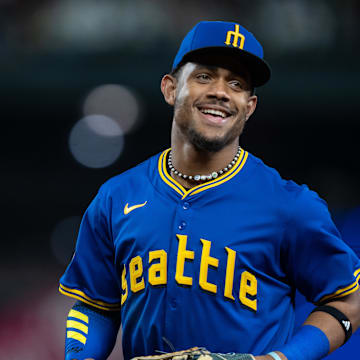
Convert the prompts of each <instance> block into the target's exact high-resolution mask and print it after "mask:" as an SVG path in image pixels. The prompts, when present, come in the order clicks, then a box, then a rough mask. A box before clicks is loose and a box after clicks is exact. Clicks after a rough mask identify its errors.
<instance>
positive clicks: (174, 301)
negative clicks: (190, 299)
mask: <svg viewBox="0 0 360 360" xmlns="http://www.w3.org/2000/svg"><path fill="white" fill-rule="evenodd" d="M170 306H171V308H173V309H176V308H177V301H176V299H175V298H172V299H171V301H170Z"/></svg>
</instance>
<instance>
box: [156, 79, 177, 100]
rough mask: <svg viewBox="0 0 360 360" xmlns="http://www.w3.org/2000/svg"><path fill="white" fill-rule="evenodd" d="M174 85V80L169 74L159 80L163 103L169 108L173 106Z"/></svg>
mask: <svg viewBox="0 0 360 360" xmlns="http://www.w3.org/2000/svg"><path fill="white" fill-rule="evenodd" d="M176 83H177V81H176V78H174V77H173V76H172V75H170V74H166V75H164V76H163V78H162V79H161V86H160V87H161V92H162V93H163V95H164V99H165V101H166V102H167V103H168V104H169V105H171V106H173V105H174V104H175V92H176Z"/></svg>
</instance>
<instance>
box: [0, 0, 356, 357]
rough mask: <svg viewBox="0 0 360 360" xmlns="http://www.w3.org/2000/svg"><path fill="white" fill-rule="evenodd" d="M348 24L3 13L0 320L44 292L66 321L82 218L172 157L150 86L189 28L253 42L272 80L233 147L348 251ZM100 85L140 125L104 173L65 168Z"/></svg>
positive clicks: (99, 9)
mask: <svg viewBox="0 0 360 360" xmlns="http://www.w3.org/2000/svg"><path fill="white" fill-rule="evenodd" d="M359 15H360V5H359V2H358V1H355V0H354V1H351V0H346V1H345V0H344V1H336V0H331V1H320V0H317V1H310V0H309V1H308V0H301V1H300V0H289V1H285V0H284V1H280V0H276V1H271V2H270V1H266V0H263V1H260V0H254V1H252V2H251V4H250V2H249V1H223V2H221V4H220V3H219V2H218V1H206V2H203V1H199V2H196V3H195V2H193V1H184V0H183V1H165V0H163V1H145V0H144V1H115V0H114V1H110V0H107V1H91V0H81V1H67V0H64V1H35V0H32V1H15V0H13V1H12V0H7V1H5V0H3V1H0V102H1V108H0V109H1V120H2V121H1V124H2V131H1V133H2V141H1V147H2V154H3V157H2V171H1V180H2V184H1V185H2V186H1V198H2V200H3V201H2V204H3V216H2V239H3V240H2V251H1V252H0V254H1V255H0V257H1V262H0V264H1V275H0V279H1V285H2V286H1V288H0V289H1V290H0V295H1V296H0V306H1V308H0V310H1V309H2V311H3V312H4V313H7V312H8V311H9V309H11V308H12V306H13V305H14V304H16V305H17V306H18V307H20V308H23V307H25V309H26V310H24V314H27V313H28V312H27V311H28V310H30V311H31V309H33V308H34V307H35V308H36V306H34V302H35V303H37V304H38V302H39V301H41V299H42V297H43V294H44V292H45V293H46V296H50V297H51V299H52V300H51V301H52V302H51V303H52V304H55V305H54V306H55V308H56V306H57V308H58V309H60V310H59V311H58V312H59V313H60V314H61V315H63V311H64V310H63V308H66V306H67V304H68V303H66V304H65V305H64V303H62V304H61V305H59V304H58V301H59V300H57V298H61V297H60V295H59V296H57V295H55V293H56V287H57V282H58V278H59V276H61V274H62V272H63V271H64V269H65V265H66V263H67V261H68V260H69V259H70V257H71V254H72V248H73V245H74V239H75V236H76V231H77V224H78V221H79V217H80V216H81V215H82V213H83V212H84V210H85V209H86V207H87V205H88V204H89V202H90V201H91V199H92V197H93V196H94V195H95V193H96V191H97V189H98V187H99V186H100V185H101V184H102V183H103V182H104V181H105V180H107V179H108V178H109V177H111V176H114V175H116V174H118V173H120V172H122V171H124V170H126V169H128V168H129V167H131V166H134V165H135V164H137V163H139V162H140V161H142V160H145V159H146V158H147V157H149V156H151V155H153V154H155V153H157V152H159V151H161V150H163V149H164V148H166V147H168V146H169V145H170V141H169V135H170V126H171V119H172V109H171V108H169V107H168V106H167V105H166V104H165V102H164V100H163V99H162V95H161V92H160V88H159V85H160V79H161V77H162V75H164V74H165V73H166V72H168V71H169V70H170V68H171V63H172V61H173V58H174V56H175V54H176V51H177V48H178V45H179V44H180V41H181V39H182V37H183V36H184V35H185V34H186V32H187V31H188V30H189V29H190V28H191V27H192V26H194V25H195V24H196V23H197V22H198V21H200V20H234V21H238V22H240V23H241V24H243V25H244V26H245V27H247V28H248V29H249V30H250V31H252V32H254V33H255V34H256V37H257V38H258V39H259V40H260V42H261V43H262V45H263V47H264V50H265V58H266V59H267V61H268V62H269V63H270V65H271V67H272V71H273V75H272V79H271V81H270V82H269V83H268V84H267V85H265V86H264V87H263V88H260V89H258V90H257V93H258V96H259V105H258V109H257V110H256V112H255V114H254V116H253V117H252V119H251V120H250V121H249V122H248V125H247V127H246V129H245V132H244V135H243V136H242V139H241V144H242V146H243V147H244V148H245V149H246V150H248V151H250V152H252V153H253V154H255V155H256V156H259V157H260V158H262V159H263V160H264V162H265V163H267V164H268V165H270V166H272V167H275V168H276V169H277V170H278V171H279V172H280V174H281V175H282V176H283V177H285V178H291V179H293V180H295V181H296V182H298V183H306V184H308V185H309V187H310V188H311V189H313V190H315V191H317V192H318V193H319V194H320V196H322V197H323V198H325V199H326V201H327V202H328V204H329V208H330V210H331V212H332V214H333V217H334V220H335V222H336V223H337V225H338V226H339V229H340V231H341V232H342V233H343V235H344V240H345V241H347V242H348V243H349V244H350V245H351V246H352V247H353V248H354V250H355V251H357V252H358V253H359V248H360V241H359V240H358V235H359V228H360V225H359V224H360V212H359V210H358V206H359V205H360V189H359V180H360V167H359V160H358V157H359V131H360V123H359V110H360V106H359V102H360V92H359V84H360V72H359V60H358V59H359V53H360V51H359V45H360V41H359V34H360V32H359V31H360V29H359V28H360V25H359V24H360V21H359V20H360V16H359ZM105 84H118V85H121V86H125V87H127V88H128V89H130V90H131V91H132V93H133V94H135V96H136V98H137V101H138V104H139V108H138V110H139V113H140V115H139V116H138V117H137V119H138V120H139V124H138V125H137V127H136V128H135V129H134V130H132V131H131V132H129V133H125V134H124V137H123V141H124V147H123V149H122V152H121V154H120V156H119V157H117V159H116V160H115V161H114V162H113V163H111V164H110V165H108V166H105V167H100V168H92V167H88V166H84V165H82V164H81V163H79V162H78V161H77V160H76V159H75V158H74V156H73V155H72V152H71V151H70V148H69V136H70V133H71V131H72V129H73V127H74V125H75V124H76V123H77V122H78V121H79V120H80V119H81V118H82V117H83V116H84V113H83V103H84V101H85V99H86V97H87V95H88V94H89V93H90V92H91V91H92V90H93V89H94V88H97V87H99V86H102V85H105ZM119 101H120V106H123V107H126V103H124V104H121V98H120V99H119ZM115 120H116V121H117V122H118V123H120V125H121V121H122V120H121V119H115ZM64 223H65V224H67V225H66V226H63V227H61V226H60V225H59V224H64ZM59 226H60V230H59ZM62 242H63V243H62ZM54 244H55V245H54ZM59 248H60V249H62V250H59ZM59 251H60V254H59ZM49 294H50V295H49ZM38 307H39V308H42V307H41V305H39V306H38ZM50 313H51V312H50ZM24 316H27V315H24ZM22 319H23V318H21V321H23V320H22ZM9 321H10V322H12V323H13V320H11V319H9ZM19 321H20V320H19ZM13 324H14V328H15V329H17V327H18V326H19V327H20V325H16V324H15V323H13ZM60 325H61V326H63V324H60ZM23 327H25V328H26V329H27V327H26V326H25V325H24V326H23ZM30 328H31V326H30ZM1 334H3V335H4V334H5V335H6V334H7V335H8V336H10V335H9V334H10V333H9V331H8V330H0V335H1ZM26 334H27V332H26V331H25V335H24V336H27V335H26ZM56 334H58V333H56ZM61 335H62V333H61ZM56 336H57V335H56ZM55 338H56V337H55ZM56 340H57V338H56ZM60 340H61V341H59V342H61V346H62V341H63V340H62V338H61V339H60ZM55 343H56V344H57V343H58V342H56V341H55ZM56 346H58V345H56ZM61 346H60V348H61ZM9 349H10V348H9ZM14 349H15V348H11V351H12V352H11V354H13V355H12V356H13V357H12V359H18V358H20V357H17V356H20V355H18V352H16V351H18V350H14ZM9 351H10V350H9ZM34 354H35V353H34ZM34 356H35V355H34ZM46 356H49V353H46V355H44V358H45V357H46ZM52 356H53V357H52V358H54V359H55V358H57V356H59V355H54V354H52ZM0 357H1V353H0ZM36 358H37V359H41V358H42V355H41V354H40V353H37V357H36ZM60 358H61V357H60Z"/></svg>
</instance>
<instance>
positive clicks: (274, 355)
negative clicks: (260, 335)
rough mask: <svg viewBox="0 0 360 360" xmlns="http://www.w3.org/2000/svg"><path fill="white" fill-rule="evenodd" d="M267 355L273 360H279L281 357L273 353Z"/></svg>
mask: <svg viewBox="0 0 360 360" xmlns="http://www.w3.org/2000/svg"><path fill="white" fill-rule="evenodd" d="M268 355H270V356H271V357H272V358H273V359H274V360H281V357H280V356H279V355H278V354H277V353H276V352H274V351H272V352H269V353H268Z"/></svg>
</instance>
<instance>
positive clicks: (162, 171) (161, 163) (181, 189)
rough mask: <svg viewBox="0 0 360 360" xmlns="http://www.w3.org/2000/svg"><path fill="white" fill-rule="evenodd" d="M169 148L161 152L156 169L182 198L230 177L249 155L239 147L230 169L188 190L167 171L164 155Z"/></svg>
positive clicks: (242, 165)
mask: <svg viewBox="0 0 360 360" xmlns="http://www.w3.org/2000/svg"><path fill="white" fill-rule="evenodd" d="M170 150H171V148H170V149H166V150H165V151H163V152H162V153H161V155H160V157H159V161H158V170H159V174H160V177H161V178H162V180H163V181H164V182H165V183H166V184H167V185H169V186H170V187H171V188H172V189H174V190H175V191H176V192H177V193H178V194H180V195H181V198H182V199H184V198H186V197H187V196H191V195H195V194H197V193H199V192H201V191H204V190H207V189H210V188H212V187H215V186H218V185H221V184H223V183H224V182H226V181H228V180H230V179H232V178H233V177H234V176H235V175H236V174H237V173H238V172H239V171H240V170H241V169H242V168H243V167H244V165H245V162H246V160H247V158H248V155H249V154H248V152H247V151H245V150H243V149H241V153H240V156H239V159H238V160H237V161H236V163H235V165H234V166H233V167H232V168H231V170H229V171H227V172H226V173H225V174H223V175H221V176H219V177H218V178H216V179H214V180H211V181H209V182H206V183H205V184H200V185H197V186H195V187H193V188H191V189H190V190H186V189H185V188H184V187H183V186H182V185H181V184H180V183H178V182H177V181H176V180H175V179H173V178H172V177H171V176H170V174H169V173H168V171H167V167H166V157H167V154H168V153H169V151H170Z"/></svg>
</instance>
